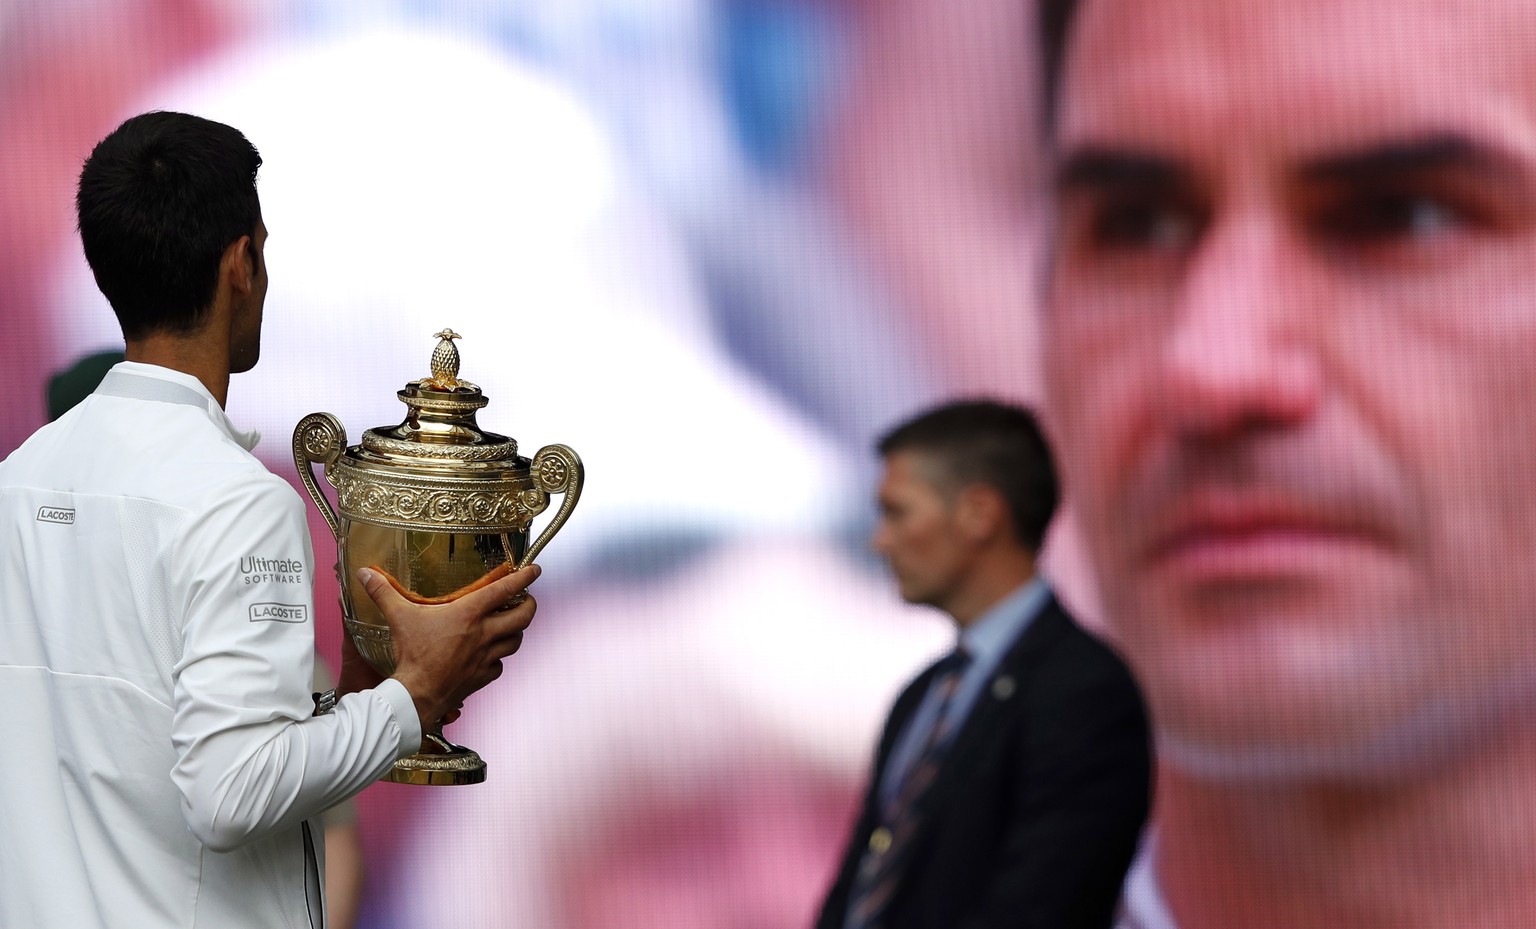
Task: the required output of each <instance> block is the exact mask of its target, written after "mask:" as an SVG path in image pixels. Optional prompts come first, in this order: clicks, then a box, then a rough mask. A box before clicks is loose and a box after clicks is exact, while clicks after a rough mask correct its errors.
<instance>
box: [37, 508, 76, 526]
mask: <svg viewBox="0 0 1536 929" xmlns="http://www.w3.org/2000/svg"><path fill="white" fill-rule="evenodd" d="M37 521H38V522H40V523H58V524H59V525H61V526H73V525H74V524H75V511H74V510H72V509H67V508H65V507H58V506H45V507H41V508H39V509H38V511H37Z"/></svg>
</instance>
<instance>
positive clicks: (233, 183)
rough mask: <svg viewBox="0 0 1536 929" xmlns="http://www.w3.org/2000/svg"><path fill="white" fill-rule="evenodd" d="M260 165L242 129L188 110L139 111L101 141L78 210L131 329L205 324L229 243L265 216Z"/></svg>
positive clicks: (101, 277) (83, 233) (100, 271)
mask: <svg viewBox="0 0 1536 929" xmlns="http://www.w3.org/2000/svg"><path fill="white" fill-rule="evenodd" d="M260 167H261V155H260V154H259V153H258V152H257V151H256V148H255V147H254V146H252V145H251V143H250V142H249V141H247V140H246V138H245V136H243V135H241V134H240V132H239V131H238V130H236V129H233V128H231V127H229V126H226V125H224V124H223V123H216V122H213V121H212V120H208V119H203V118H201V117H198V116H189V115H187V114H185V113H169V112H164V111H157V112H153V113H144V114H141V115H139V116H135V117H133V118H132V119H129V120H128V121H127V122H125V123H123V124H122V125H121V126H118V127H117V128H116V129H115V130H113V131H112V134H111V135H109V136H107V137H106V138H105V139H102V140H101V141H100V142H99V143H97V145H96V148H95V149H93V150H92V151H91V155H90V157H89V158H87V159H86V161H85V166H84V167H83V168H82V169H81V171H80V188H79V192H78V193H77V194H76V197H75V209H76V214H77V217H78V220H79V229H80V242H81V244H82V245H83V246H84V247H85V260H86V261H87V262H88V263H89V264H90V266H91V273H92V274H94V275H95V277H96V286H97V287H99V288H101V292H102V294H104V295H105V296H106V298H107V302H108V303H110V304H112V310H113V312H115V313H116V314H117V320H118V323H119V324H120V325H121V326H122V327H123V337H124V338H127V339H136V338H140V337H142V336H145V335H149V334H150V333H153V332H160V331H164V332H172V333H184V332H190V331H192V330H194V329H196V328H197V327H198V326H199V325H201V324H202V322H203V317H204V316H205V314H206V313H207V311H208V309H209V307H210V306H212V304H213V296H214V292H215V290H216V288H217V286H218V279H219V262H220V260H221V258H222V257H223V255H224V251H225V249H227V248H229V245H230V243H232V242H235V241H238V240H239V239H240V237H241V236H245V235H250V236H254V235H255V233H256V227H257V224H258V223H259V222H260V221H261V204H260V202H259V201H258V200H257V197H256V170H257V169H258V168H260ZM253 254H254V252H253Z"/></svg>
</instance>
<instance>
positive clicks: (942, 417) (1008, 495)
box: [876, 400, 1060, 551]
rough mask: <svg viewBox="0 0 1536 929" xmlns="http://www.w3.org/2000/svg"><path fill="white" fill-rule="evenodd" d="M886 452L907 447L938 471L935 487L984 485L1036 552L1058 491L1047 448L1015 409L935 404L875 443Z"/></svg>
mask: <svg viewBox="0 0 1536 929" xmlns="http://www.w3.org/2000/svg"><path fill="white" fill-rule="evenodd" d="M876 447H877V448H878V449H879V451H880V454H881V455H883V456H886V457H889V456H891V455H893V454H895V453H897V452H914V453H917V454H920V455H922V456H924V457H925V458H927V459H928V460H929V461H931V462H932V463H933V464H934V466H935V467H936V468H937V470H938V471H939V472H940V473H939V474H938V475H936V476H935V479H936V481H938V482H939V484H940V488H941V489H942V490H946V491H951V492H954V491H959V490H960V489H961V488H964V487H967V486H969V485H971V484H985V485H987V486H988V487H991V488H993V489H995V490H996V491H997V492H998V493H1000V494H1002V496H1003V499H1004V500H1006V501H1007V503H1008V511H1009V514H1010V515H1011V516H1012V518H1013V531H1014V535H1015V536H1017V538H1018V540H1019V543H1020V544H1022V545H1023V546H1024V547H1025V548H1028V549H1030V550H1031V551H1039V549H1040V545H1041V543H1042V542H1043V541H1044V539H1045V530H1046V527H1047V526H1049V525H1050V522H1051V516H1052V515H1053V514H1054V513H1055V512H1056V502H1057V500H1058V498H1059V497H1060V489H1059V487H1058V485H1057V480H1056V466H1055V464H1054V462H1053V461H1052V459H1051V448H1050V446H1049V445H1048V444H1047V443H1046V441H1045V436H1044V434H1043V433H1042V432H1041V431H1040V425H1039V423H1038V422H1037V421H1036V420H1035V416H1034V414H1033V413H1031V412H1030V411H1028V410H1026V409H1024V408H1023V407H1019V406H1013V405H1011V404H1006V403H998V402H996V401H993V400H967V401H962V402H958V403H950V404H946V405H944V406H940V407H937V408H935V409H932V410H929V411H928V412H926V413H923V414H921V415H919V416H917V417H916V418H914V419H911V420H908V421H907V422H905V423H903V424H901V425H900V426H897V427H896V428H895V429H893V430H891V431H890V432H889V433H887V434H886V435H885V437H884V438H882V439H881V440H880V441H879V443H878V445H877V446H876Z"/></svg>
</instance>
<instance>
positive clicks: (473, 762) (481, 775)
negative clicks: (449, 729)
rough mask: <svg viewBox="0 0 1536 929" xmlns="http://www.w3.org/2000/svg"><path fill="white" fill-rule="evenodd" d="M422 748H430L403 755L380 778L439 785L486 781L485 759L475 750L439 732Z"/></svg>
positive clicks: (428, 736) (431, 735) (423, 744)
mask: <svg viewBox="0 0 1536 929" xmlns="http://www.w3.org/2000/svg"><path fill="white" fill-rule="evenodd" d="M422 747H423V748H424V749H427V750H426V751H420V752H417V753H416V754H414V755H411V756H409V757H407V758H401V759H400V760H399V761H397V762H395V766H394V767H393V768H390V769H389V771H388V772H387V773H385V775H384V776H383V777H382V778H380V780H384V781H389V782H390V783H392V784H427V785H431V786H436V787H443V786H448V787H452V786H457V785H459V784H480V783H483V782H484V781H485V762H484V761H482V760H481V759H480V755H479V753H477V752H476V751H475V750H474V749H472V748H465V747H464V746H462V745H455V744H453V743H452V742H450V741H448V740H447V739H445V738H443V737H442V736H440V735H437V734H435V733H427V734H426V736H425V737H424V738H423V739H422Z"/></svg>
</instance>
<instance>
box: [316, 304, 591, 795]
mask: <svg viewBox="0 0 1536 929" xmlns="http://www.w3.org/2000/svg"><path fill="white" fill-rule="evenodd" d="M436 337H437V339H438V340H439V341H438V343H437V347H436V349H435V350H434V351H433V352H432V376H431V377H428V378H423V379H421V380H419V381H413V382H411V383H409V384H407V385H406V386H405V388H404V389H402V390H400V391H399V392H398V393H397V396H398V397H399V398H400V400H401V402H403V403H404V404H405V406H406V415H405V420H404V422H402V423H400V425H398V426H394V427H384V426H381V427H379V428H377V429H369V430H367V431H366V432H364V433H363V441H362V444H360V445H354V446H351V447H350V448H349V447H348V446H347V432H346V429H345V427H343V426H342V424H341V421H340V420H338V419H337V418H336V417H335V416H333V415H331V414H330V413H311V414H310V415H308V416H306V417H304V418H303V419H302V420H300V421H299V424H298V426H297V427H296V428H295V429H294V431H293V460H294V463H295V464H296V465H297V466H298V469H299V477H300V478H301V479H302V480H303V481H304V486H305V488H306V489H307V490H308V491H309V496H310V499H312V500H314V502H315V506H317V507H318V508H319V509H320V513H321V515H323V516H324V517H325V521H326V523H327V524H328V525H329V526H330V527H331V533H332V535H334V536H335V537H336V546H337V554H338V560H337V566H336V570H337V573H338V576H339V580H340V581H341V603H342V614H343V616H342V621H343V623H344V624H345V625H346V630H347V634H348V635H350V636H351V638H352V641H353V643H354V644H355V645H356V646H357V650H358V653H359V654H361V655H362V656H363V658H365V659H366V660H367V661H368V663H369V664H371V665H372V666H373V667H374V669H375V670H377V671H378V672H379V673H380V674H383V675H385V676H388V675H390V674H393V673H394V671H395V653H394V647H393V643H392V641H391V637H390V628H389V624H388V622H387V621H386V620H385V618H384V616H383V615H382V614H381V613H380V612H379V609H378V607H377V606H376V605H375V604H374V602H373V600H372V598H370V597H369V596H368V594H367V592H366V591H364V590H363V588H362V585H361V583H360V582H359V581H358V580H357V579H356V575H357V571H358V569H359V568H364V567H366V568H371V569H372V570H374V571H377V572H379V573H380V574H382V575H383V576H384V578H385V579H386V580H388V581H389V583H390V584H391V585H392V586H393V587H394V588H395V589H396V590H397V591H399V592H400V594H401V595H403V596H404V597H406V598H407V599H409V600H412V601H414V602H416V603H446V602H449V601H451V600H454V599H457V598H458V597H461V596H463V595H464V594H466V593H469V592H470V591H472V590H477V589H479V588H481V587H483V586H485V585H486V584H489V583H492V582H494V581H495V580H497V579H498V578H501V577H504V576H506V575H507V574H509V573H511V572H512V571H514V570H516V569H518V568H521V567H523V566H525V565H527V564H529V563H531V562H532V561H533V559H534V558H535V557H537V555H538V554H539V552H540V551H542V550H543V548H544V546H545V545H547V544H548V543H549V540H550V539H552V538H553V537H554V535H555V533H556V532H559V531H560V527H562V526H564V525H565V522H566V520H567V519H568V518H569V517H570V515H571V511H572V510H573V509H575V507H576V501H577V500H578V499H579V498H580V497H581V485H582V479H583V472H582V466H581V459H580V458H579V457H577V455H576V453H575V452H574V451H573V450H571V449H570V448H569V447H567V446H564V445H546V446H544V447H543V448H541V449H539V451H538V453H537V454H535V455H534V456H533V458H532V459H531V460H530V459H528V458H524V457H522V456H520V455H518V453H517V441H516V440H515V439H511V438H508V437H507V436H504V435H497V434H496V433H493V432H484V431H482V430H481V429H480V428H479V426H478V425H477V424H476V422H475V413H476V412H477V411H478V410H480V409H481V408H482V407H484V406H485V405H486V404H487V403H489V402H490V401H489V400H488V399H487V398H486V396H485V395H484V394H482V393H481V392H480V388H479V387H477V386H475V385H474V384H471V383H469V382H468V381H463V380H460V379H459V376H458V374H459V352H458V347H457V346H456V345H454V340H455V339H458V338H461V336H459V334H458V333H456V332H454V331H453V330H451V329H444V330H443V331H442V332H439V333H437V336H436ZM314 464H321V465H323V466H324V469H325V472H324V473H325V479H326V482H327V483H329V484H330V485H331V486H332V487H334V488H335V490H336V507H335V509H332V507H331V505H330V503H329V501H328V500H327V499H326V496H325V494H323V493H321V491H320V488H319V487H318V486H317V485H316V483H315V475H314V470H313V465H314ZM554 495H558V496H560V498H561V500H560V507H559V509H558V510H556V512H555V515H554V517H553V518H552V519H551V520H550V522H549V523H548V525H546V526H545V527H544V531H543V532H541V533H540V534H539V536H538V539H537V540H536V541H534V543H533V544H532V545H529V544H528V538H529V527H530V525H531V523H532V521H533V518H534V517H536V516H538V515H539V514H540V513H543V512H544V511H545V510H546V509H547V508H548V507H549V503H550V497H551V496H554ZM520 596H526V595H520ZM384 780H387V781H394V782H396V783H403V784H478V783H480V782H481V781H484V780H485V762H484V761H483V760H482V759H481V758H480V756H479V755H478V754H477V753H476V752H475V751H473V750H472V749H469V748H465V747H464V746H462V745H455V744H454V743H452V742H450V741H448V739H447V738H445V737H444V736H443V724H442V721H441V720H439V721H438V722H436V723H434V724H433V725H431V726H429V727H428V728H427V730H426V731H425V732H424V733H423V736H422V750H421V751H420V752H418V753H416V754H415V755H412V756H410V757H409V758H403V759H401V760H400V761H398V762H396V763H395V766H394V768H393V769H392V770H391V771H390V772H389V773H388V774H386V775H385V776H384Z"/></svg>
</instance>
